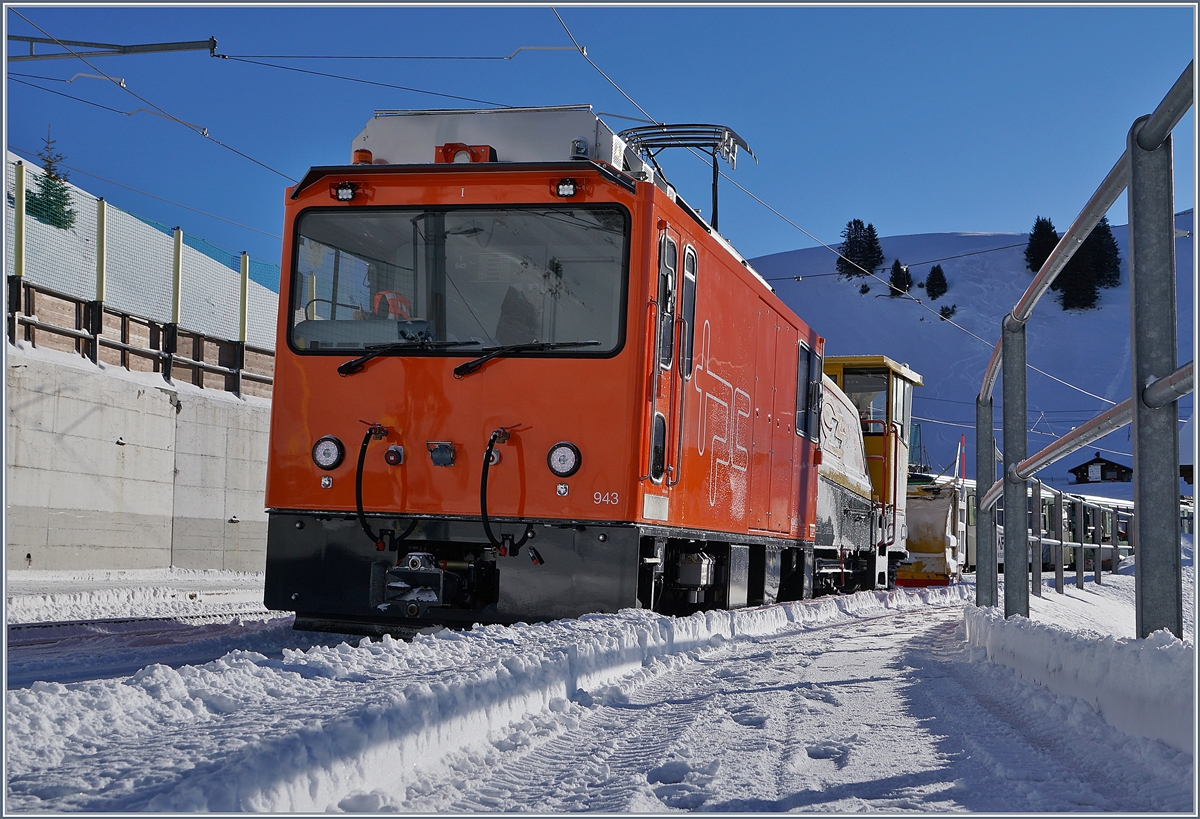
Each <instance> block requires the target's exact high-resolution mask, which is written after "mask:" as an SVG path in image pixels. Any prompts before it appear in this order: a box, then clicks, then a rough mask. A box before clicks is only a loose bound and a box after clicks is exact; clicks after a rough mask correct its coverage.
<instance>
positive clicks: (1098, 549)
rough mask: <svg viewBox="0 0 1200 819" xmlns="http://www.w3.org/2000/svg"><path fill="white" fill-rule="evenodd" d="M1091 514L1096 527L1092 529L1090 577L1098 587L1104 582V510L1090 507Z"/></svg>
mask: <svg viewBox="0 0 1200 819" xmlns="http://www.w3.org/2000/svg"><path fill="white" fill-rule="evenodd" d="M1092 514H1093V515H1095V521H1096V525H1095V526H1093V527H1092V546H1093V549H1092V560H1094V561H1095V562H1094V563H1093V564H1092V577H1093V578H1094V579H1095V581H1096V585H1097V586H1099V585H1101V584H1102V583H1103V582H1104V578H1103V577H1102V575H1103V574H1104V510H1103V509H1101V508H1100V507H1099V506H1092Z"/></svg>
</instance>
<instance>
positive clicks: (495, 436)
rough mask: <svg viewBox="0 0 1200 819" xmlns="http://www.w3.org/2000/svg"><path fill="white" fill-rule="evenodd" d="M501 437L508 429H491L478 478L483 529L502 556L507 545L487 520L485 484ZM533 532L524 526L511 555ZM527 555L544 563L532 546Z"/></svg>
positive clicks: (506, 435)
mask: <svg viewBox="0 0 1200 819" xmlns="http://www.w3.org/2000/svg"><path fill="white" fill-rule="evenodd" d="M501 438H504V439H505V440H507V439H508V430H507V429H505V428H504V427H499V428H498V429H495V430H493V431H492V436H491V437H490V438H488V445H487V451H486V452H484V454H483V474H482V476H481V477H480V480H479V516H480V518H481V519H482V520H483V531H484V534H486V535H487V539H488V542H489V543H491V544H492V545H493V546H495V547H496V548H497V549H499V550H500V554H501V555H502V556H504V555H507V554H508V549H509V547H508V545H506V544H505V543H503V542H501V541H499V540H497V539H496V535H495V534H493V533H492V524H491V522H490V521H489V520H488V513H487V486H488V470H489V469H490V468H491V465H492V452H493V451H494V450H495V449H496V442H497V441H499V440H500V439H501ZM531 534H533V528H532V527H526V528H525V534H523V535H521V539H520V540H518V541H516V542H515V543H513V544H512V547H511V548H512V550H513V555H514V556H515V555H516V553H517V551H516V550H517V549H520V548H521V547H522V546H524V545H525V541H527V540H529V537H530V535H531ZM529 557H530V559H531V560H532V561H533V562H534V563H536V564H539V565H540V564H542V563H545V561H544V560H542V556H541V555H540V554H538V552H537V550H536V549H534V548H533V547H532V546H530V547H529Z"/></svg>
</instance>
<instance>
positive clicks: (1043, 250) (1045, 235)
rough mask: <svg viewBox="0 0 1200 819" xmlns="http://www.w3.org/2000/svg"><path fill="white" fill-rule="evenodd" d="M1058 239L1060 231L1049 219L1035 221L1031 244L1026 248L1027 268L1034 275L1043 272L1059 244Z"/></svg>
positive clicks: (1031, 233)
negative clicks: (1043, 266) (1044, 266)
mask: <svg viewBox="0 0 1200 819" xmlns="http://www.w3.org/2000/svg"><path fill="white" fill-rule="evenodd" d="M1058 238H1059V237H1058V231H1057V230H1055V229H1054V223H1053V222H1051V221H1050V220H1049V219H1048V218H1046V217H1044V216H1039V217H1037V218H1036V219H1034V220H1033V230H1031V231H1030V232H1029V244H1027V245H1026V246H1025V266H1026V267H1027V268H1029V270H1030V271H1032V272H1033V273H1037V272H1038V271H1039V270H1041V269H1042V265H1044V264H1045V263H1046V259H1048V258H1050V253H1051V251H1053V250H1054V246H1055V245H1057V244H1058Z"/></svg>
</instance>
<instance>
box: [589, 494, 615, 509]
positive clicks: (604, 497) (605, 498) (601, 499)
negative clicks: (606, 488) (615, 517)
mask: <svg viewBox="0 0 1200 819" xmlns="http://www.w3.org/2000/svg"><path fill="white" fill-rule="evenodd" d="M592 500H593V501H594V502H595V503H596V504H597V505H599V504H602V503H608V504H612V505H614V506H615V505H616V504H617V503H618V502H619V499H618V498H617V493H616V492H596V493H595V494H593V495H592Z"/></svg>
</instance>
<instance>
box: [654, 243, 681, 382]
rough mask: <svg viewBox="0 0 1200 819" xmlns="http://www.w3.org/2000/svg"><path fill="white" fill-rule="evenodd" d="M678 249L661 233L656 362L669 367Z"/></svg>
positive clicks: (672, 354)
mask: <svg viewBox="0 0 1200 819" xmlns="http://www.w3.org/2000/svg"><path fill="white" fill-rule="evenodd" d="M678 264H679V250H678V249H677V248H676V247H675V241H674V240H673V239H672V238H671V237H670V236H667V235H665V234H664V235H663V238H662V242H661V244H660V245H659V249H658V364H659V366H660V367H662V368H663V369H664V370H667V369H670V368H671V359H672V358H674V357H675V269H676V267H677V266H678Z"/></svg>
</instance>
